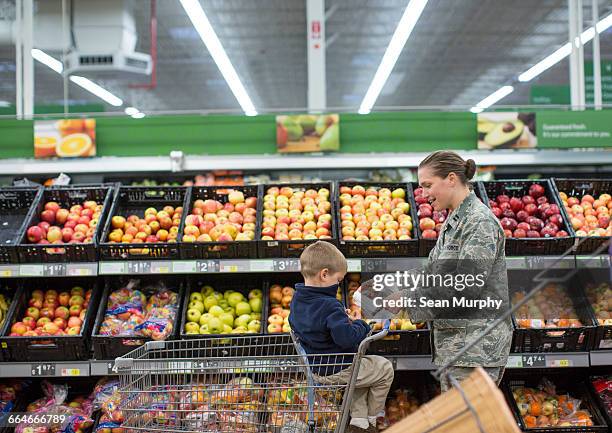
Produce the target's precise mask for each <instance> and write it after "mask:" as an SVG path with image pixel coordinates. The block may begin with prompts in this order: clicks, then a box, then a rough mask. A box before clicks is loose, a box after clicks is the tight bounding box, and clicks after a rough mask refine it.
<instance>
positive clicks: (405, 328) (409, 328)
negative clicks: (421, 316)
mask: <svg viewBox="0 0 612 433" xmlns="http://www.w3.org/2000/svg"><path fill="white" fill-rule="evenodd" d="M415 329H417V327H416V325H414V324H413V323H412V322H410V321H405V322H403V323H402V326H401V330H402V331H414V330H415Z"/></svg>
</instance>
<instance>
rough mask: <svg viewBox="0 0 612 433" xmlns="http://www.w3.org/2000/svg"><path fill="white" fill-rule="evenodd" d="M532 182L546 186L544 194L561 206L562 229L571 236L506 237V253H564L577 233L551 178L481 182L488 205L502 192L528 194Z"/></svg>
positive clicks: (522, 254) (510, 254)
mask: <svg viewBox="0 0 612 433" xmlns="http://www.w3.org/2000/svg"><path fill="white" fill-rule="evenodd" d="M532 184H538V185H542V186H543V187H544V195H545V196H546V198H547V199H548V202H549V203H551V204H553V203H554V204H556V205H557V206H559V210H560V212H561V217H562V219H563V225H564V227H562V229H564V230H565V231H566V232H567V233H568V234H569V236H567V237H563V238H556V237H555V238H521V239H516V238H506V255H508V256H524V255H561V254H564V253H565V252H566V251H568V250H571V249H572V248H573V246H574V242H575V234H574V230H573V229H572V226H571V224H570V223H569V219H568V217H567V213H566V212H565V208H564V206H563V204H562V203H561V201H560V200H559V194H557V192H556V191H555V188H554V186H553V184H552V183H551V182H550V180H547V179H539V180H527V179H519V180H498V181H495V180H494V181H489V182H480V186H481V188H482V196H483V198H484V202H485V204H486V205H487V206H489V199H491V200H493V198H495V197H496V196H498V195H500V194H506V195H508V196H509V197H517V196H519V197H520V196H523V195H526V194H527V191H528V190H529V187H530V186H531V185H532ZM489 207H490V206H489Z"/></svg>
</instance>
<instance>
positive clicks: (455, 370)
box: [440, 367, 506, 392]
mask: <svg viewBox="0 0 612 433" xmlns="http://www.w3.org/2000/svg"><path fill="white" fill-rule="evenodd" d="M474 368H475V367H450V368H449V369H448V370H447V372H448V373H450V375H451V376H452V377H453V378H455V379H456V380H457V382H459V383H461V381H462V380H463V379H465V378H466V377H468V376H469V375H470V374H472V372H473V371H474ZM482 369H483V370H484V371H485V373H487V374H488V375H489V376H490V377H491V379H493V382H495V383H496V384H497V385H499V383H500V382H501V380H502V377H503V376H504V370H505V369H506V367H483V368H482ZM452 387H453V385H452V384H451V383H450V380H448V376H446V374H445V375H443V377H441V378H440V388H441V390H442V392H445V391H448V390H449V389H451V388H452Z"/></svg>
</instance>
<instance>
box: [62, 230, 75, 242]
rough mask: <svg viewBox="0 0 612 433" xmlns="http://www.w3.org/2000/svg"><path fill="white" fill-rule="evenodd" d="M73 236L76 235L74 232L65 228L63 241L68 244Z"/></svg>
mask: <svg viewBox="0 0 612 433" xmlns="http://www.w3.org/2000/svg"><path fill="white" fill-rule="evenodd" d="M73 234H74V230H72V229H71V228H68V227H64V228H63V229H62V240H63V241H64V242H68V241H69V240H70V239H72V235H73Z"/></svg>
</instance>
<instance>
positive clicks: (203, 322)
mask: <svg viewBox="0 0 612 433" xmlns="http://www.w3.org/2000/svg"><path fill="white" fill-rule="evenodd" d="M212 317H213V316H212V314H210V313H204V314H202V315H201V316H200V320H199V321H198V323H199V324H200V325H208V321H209V320H210V319H211V318H212Z"/></svg>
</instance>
